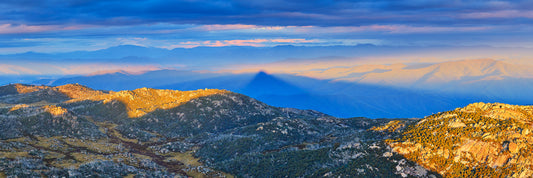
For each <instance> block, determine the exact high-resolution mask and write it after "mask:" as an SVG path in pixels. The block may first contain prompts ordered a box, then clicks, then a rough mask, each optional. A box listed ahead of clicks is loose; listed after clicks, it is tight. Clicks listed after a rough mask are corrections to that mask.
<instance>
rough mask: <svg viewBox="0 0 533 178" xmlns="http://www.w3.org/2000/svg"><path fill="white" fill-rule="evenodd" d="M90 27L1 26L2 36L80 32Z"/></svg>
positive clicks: (0, 32)
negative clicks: (66, 31) (64, 31)
mask: <svg viewBox="0 0 533 178" xmlns="http://www.w3.org/2000/svg"><path fill="white" fill-rule="evenodd" d="M88 27H91V26H88V25H74V26H58V25H25V24H21V25H13V24H0V34H20V33H37V32H45V31H59V30H79V29H83V28H88Z"/></svg>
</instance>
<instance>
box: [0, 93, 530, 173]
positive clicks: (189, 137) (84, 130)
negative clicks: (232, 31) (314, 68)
mask: <svg viewBox="0 0 533 178" xmlns="http://www.w3.org/2000/svg"><path fill="white" fill-rule="evenodd" d="M413 107H416V106H413ZM532 111H533V109H531V107H529V106H511V105H503V104H483V103H477V104H472V105H469V106H467V107H465V108H458V109H457V110H454V111H448V112H443V113H439V114H436V115H432V116H429V117H426V118H424V119H367V118H347V119H340V118H334V117H331V116H328V115H325V114H322V113H319V112H316V111H311V110H297V109H290V108H278V107H273V106H269V105H266V104H264V103H262V102H259V101H257V100H255V99H253V98H250V97H247V96H244V95H241V94H237V93H233V92H229V91H226V90H211V89H209V90H195V91H175V90H156V89H148V88H141V89H137V90H132V91H120V92H112V91H99V90H92V89H90V88H87V87H84V86H81V85H76V84H73V85H72V84H71V85H63V86H58V87H48V86H32V85H21V84H14V85H7V86H2V87H0V177H4V176H18V177H41V176H48V177H51V176H59V177H61V176H69V177H86V176H104V177H176V176H177V177H187V176H193V177H206V176H207V177H234V176H237V177H266V176H268V177H272V176H273V177H286V176H287V177H302V176H305V177H310V176H312V177H339V176H341V177H349V176H357V177H442V176H445V177H457V176H476V175H481V174H482V175H501V176H504V177H505V176H509V177H530V176H531V175H532V174H533V171H532V170H533V169H532V167H531V160H533V159H531V153H532V152H531V143H532V142H531V139H532V135H531V133H530V131H531V129H532V124H531V121H532V120H531V118H532V117H531V115H533V113H532Z"/></svg>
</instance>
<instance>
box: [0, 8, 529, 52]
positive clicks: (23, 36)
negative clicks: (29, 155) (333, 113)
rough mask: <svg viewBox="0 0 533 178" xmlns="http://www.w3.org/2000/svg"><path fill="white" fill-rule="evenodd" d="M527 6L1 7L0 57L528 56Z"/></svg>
mask: <svg viewBox="0 0 533 178" xmlns="http://www.w3.org/2000/svg"><path fill="white" fill-rule="evenodd" d="M532 7H533V2H531V1H437V0H432V1H420V0H408V1H396V0H363V1H347V0H335V1H334V0H319V1H302V0H293V1H288V0H269V1H244V0H237V1H229V0H215V1H196V0H179V1H164V0H139V1H124V0H94V1H91V0H71V1H66V0H42V1H31V0H7V1H2V2H0V8H1V10H0V17H2V18H0V54H9V53H22V52H28V51H34V52H50V53H54V52H69V51H78V50H97V49H105V48H109V47H111V46H117V45H138V46H145V47H158V48H167V49H173V48H193V47H198V46H210V47H218V46H255V47H264V46H267V47H268V46H276V45H302V46H333V45H341V46H342V45H357V44H374V45H391V46H436V45H445V46H458V45H459V46H461V45H464V46H476V45H478V46H479V45H488V46H506V47H533V43H531V42H530V41H532V39H533V35H532V33H531V30H532V27H533V8H532Z"/></svg>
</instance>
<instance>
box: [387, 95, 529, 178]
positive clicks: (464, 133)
mask: <svg viewBox="0 0 533 178" xmlns="http://www.w3.org/2000/svg"><path fill="white" fill-rule="evenodd" d="M532 115H533V106H515V105H508V104H500V103H494V104H490V103H474V104H470V105H468V106H466V107H464V108H457V109H456V110H453V111H448V112H443V113H439V114H435V115H432V116H429V117H426V118H424V119H422V120H420V121H419V122H418V123H416V124H412V125H410V126H407V127H405V128H404V129H403V130H402V131H401V133H400V134H399V137H398V138H396V139H390V140H388V143H389V145H390V146H391V147H392V148H393V150H394V151H395V152H397V153H400V154H402V155H404V156H405V157H407V158H408V159H411V160H413V161H415V162H417V163H419V164H421V165H423V166H424V167H426V168H428V169H430V170H433V171H436V172H439V173H441V174H443V175H446V176H450V177H456V176H460V177H461V176H480V175H491V176H498V175H501V176H510V177H531V176H532V175H533V133H532V132H531V131H532V129H533V117H532ZM390 124H393V125H397V124H394V123H390ZM389 127H390V126H389Z"/></svg>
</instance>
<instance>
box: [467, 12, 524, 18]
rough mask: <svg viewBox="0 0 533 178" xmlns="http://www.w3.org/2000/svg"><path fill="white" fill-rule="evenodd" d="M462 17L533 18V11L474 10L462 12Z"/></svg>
mask: <svg viewBox="0 0 533 178" xmlns="http://www.w3.org/2000/svg"><path fill="white" fill-rule="evenodd" d="M460 17H462V18H466V19H490V18H533V11H532V10H527V11H520V10H500V11H492V12H473V13H466V14H461V15H460Z"/></svg>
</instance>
